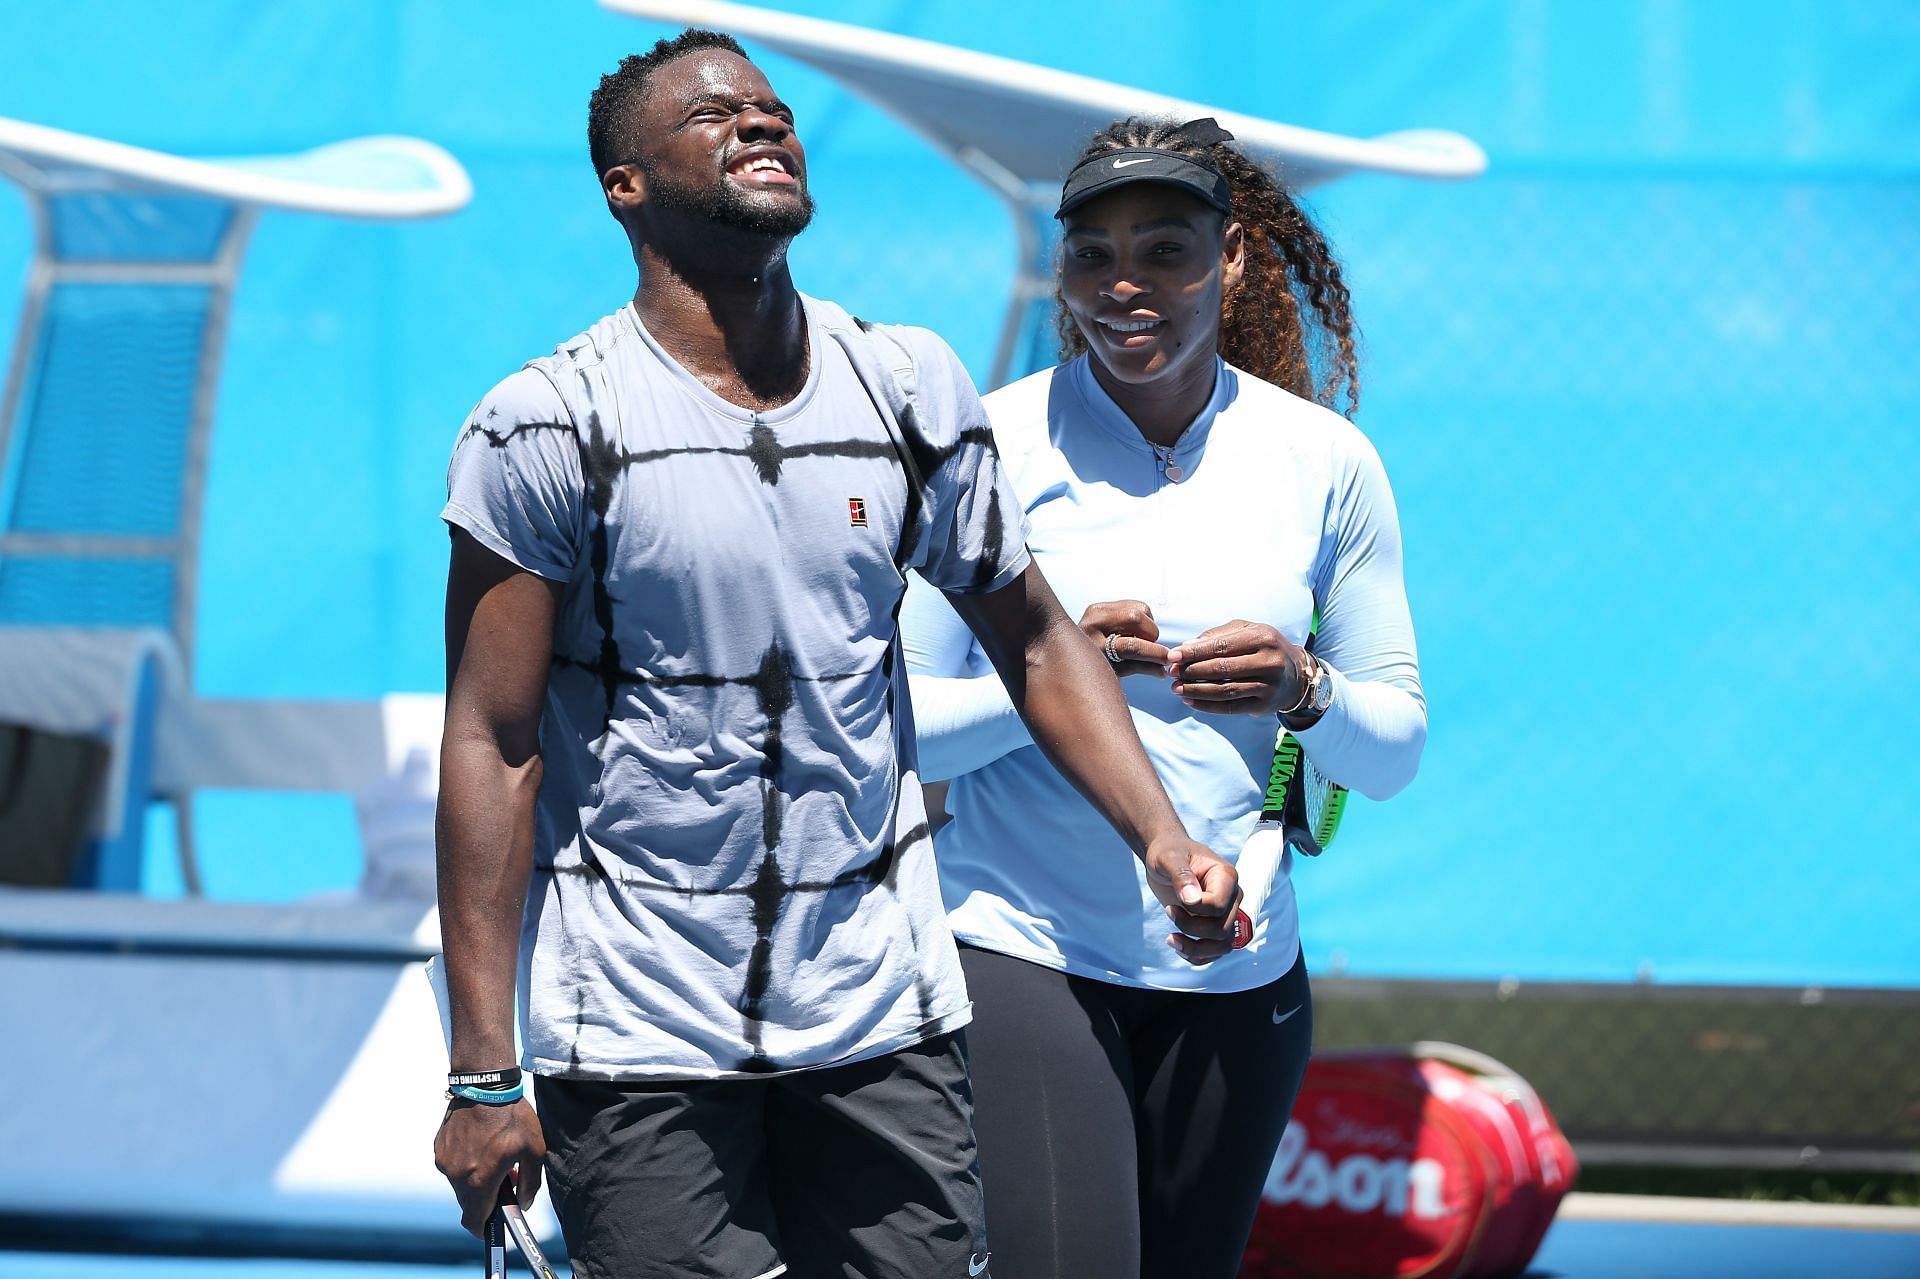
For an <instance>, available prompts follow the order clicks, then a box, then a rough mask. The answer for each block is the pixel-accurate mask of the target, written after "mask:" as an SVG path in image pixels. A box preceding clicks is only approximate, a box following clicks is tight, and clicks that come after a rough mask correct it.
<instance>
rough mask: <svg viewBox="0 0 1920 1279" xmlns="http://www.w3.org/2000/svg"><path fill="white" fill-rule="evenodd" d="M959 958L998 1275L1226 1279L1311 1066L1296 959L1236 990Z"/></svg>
mask: <svg viewBox="0 0 1920 1279" xmlns="http://www.w3.org/2000/svg"><path fill="white" fill-rule="evenodd" d="M960 963H961V966H962V967H963V968H965V969H966V973H967V990H968V992H969V993H970V994H971V995H972V996H973V1024H972V1025H971V1026H969V1027H968V1028H967V1035H968V1040H967V1042H968V1045H969V1048H970V1049H971V1055H972V1061H973V1083H974V1088H975V1090H976V1095H977V1096H978V1097H979V1114H978V1118H977V1124H976V1126H977V1130H978V1132H979V1139H980V1170H981V1172H982V1174H983V1175H984V1176H985V1177H986V1180H987V1205H988V1210H989V1211H988V1225H989V1227H990V1228H991V1230H992V1231H993V1241H994V1247H995V1249H996V1255H995V1257H994V1266H993V1268H994V1273H995V1274H997V1275H999V1276H1000V1277H1001V1279H1063V1277H1070V1279H1079V1276H1083V1275H1084V1276H1096V1275H1097V1276H1125V1277H1126V1279H1233V1276H1235V1275H1237V1274H1238V1273H1239V1270H1240V1257H1241V1253H1242V1252H1244V1251H1245V1249H1246V1246H1247V1235H1248V1234H1249V1232H1251V1230H1252V1229H1253V1218H1254V1213H1255V1210H1256V1209H1257V1208H1258V1207H1259V1204H1260V1188H1261V1186H1262V1185H1263V1184H1264V1182H1265V1181H1266V1177H1267V1172H1268V1170H1269V1169H1270V1168H1272V1166H1273V1156H1274V1151H1275V1149H1276V1148H1277V1147H1278V1146H1279V1144H1280V1134H1281V1133H1282V1132H1284V1131H1285V1130H1286V1126H1287V1113H1288V1111H1289V1110H1291V1109H1292V1107H1293V1098H1294V1094H1295V1093H1297V1092H1298V1091H1299V1089H1300V1081H1301V1078H1302V1077H1303V1076H1304V1075H1305V1073H1306V1068H1307V1052H1308V1049H1309V1047H1310V1046H1311V1044H1312V1041H1313V996H1312V994H1311V992H1310V990H1309V989H1308V983H1307V968H1306V964H1305V962H1304V961H1301V962H1296V963H1295V964H1294V966H1293V969H1292V971H1290V972H1288V973H1287V974H1286V976H1284V977H1281V978H1280V979H1279V980H1277V981H1274V982H1272V983H1270V984H1268V985H1265V986H1261V987H1257V988H1255V989H1253V990H1246V991H1239V992H1236V993H1233V994H1203V993H1197V992H1193V993H1189V992H1176V991H1165V990H1141V989H1138V988H1136V987H1132V986H1120V985H1116V984H1113V983H1111V982H1104V981H1094V980H1092V979H1090V978H1086V977H1075V976H1073V975H1071V974H1068V973H1062V972H1057V971H1055V970H1054V969H1051V968H1045V967H1042V966H1040V965H1038V964H1030V963H1027V962H1026V961H1024V960H1019V959H1013V958H1010V957H1008V956H1006V955H1000V954H995V953H994V952H992V951H985V950H977V949H974V948H973V947H970V946H967V945H964V944H963V945H962V946H961V948H960Z"/></svg>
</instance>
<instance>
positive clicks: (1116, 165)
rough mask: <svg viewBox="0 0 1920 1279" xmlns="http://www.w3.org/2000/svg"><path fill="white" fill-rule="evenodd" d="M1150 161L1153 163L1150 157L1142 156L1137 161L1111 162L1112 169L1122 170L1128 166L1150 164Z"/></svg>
mask: <svg viewBox="0 0 1920 1279" xmlns="http://www.w3.org/2000/svg"><path fill="white" fill-rule="evenodd" d="M1152 161H1153V157H1152V156H1150V155H1143V156H1141V157H1140V158H1139V159H1137V160H1115V161H1114V162H1113V167H1114V168H1116V169H1124V168H1126V167H1128V166H1129V165H1135V164H1150V163H1152Z"/></svg>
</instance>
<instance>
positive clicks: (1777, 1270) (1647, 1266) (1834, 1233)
mask: <svg viewBox="0 0 1920 1279" xmlns="http://www.w3.org/2000/svg"><path fill="white" fill-rule="evenodd" d="M517 1265H518V1261H517V1259H510V1260H509V1262H508V1273H509V1274H514V1273H522V1274H524V1273H525V1269H524V1267H521V1268H520V1269H518V1270H516V1269H515V1267H516V1266H517ZM477 1268H478V1261H477V1258H476V1262H475V1264H474V1265H470V1266H450V1265H434V1266H423V1265H384V1264H379V1263H370V1262H329V1261H284V1260H234V1259H223V1258H204V1257H127V1256H114V1257H92V1256H72V1255H64V1254H54V1253H35V1252H20V1253H5V1252H0V1279H187V1277H188V1276H193V1277H194V1279H348V1276H352V1279H455V1277H456V1276H468V1275H472V1274H473V1273H475V1271H476V1270H477ZM560 1269H561V1272H562V1273H563V1274H564V1273H567V1271H566V1269H565V1267H561V1268H560ZM1527 1274H1528V1276H1529V1279H1824V1277H1825V1276H1835V1277H1836V1279H1837V1277H1840V1276H1844V1277H1845V1279H1914V1276H1915V1275H1920V1234H1902V1233H1881V1232H1874V1231H1863V1230H1835V1229H1805V1228H1795V1227H1782V1226H1729V1225H1683V1224H1677V1223H1671V1222H1615V1221H1561V1222H1559V1223H1557V1224H1556V1225H1555V1226H1554V1227H1553V1230H1552V1231H1551V1232H1550V1233H1549V1234H1548V1235H1547V1240H1546V1243H1545V1244H1544V1245H1542V1247H1541V1249H1540V1252H1539V1255H1538V1256H1536V1257H1535V1258H1534V1262H1533V1266H1532V1268H1531V1269H1529V1270H1528V1272H1527Z"/></svg>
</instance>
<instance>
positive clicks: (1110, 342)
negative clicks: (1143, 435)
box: [1060, 182, 1245, 385]
mask: <svg viewBox="0 0 1920 1279" xmlns="http://www.w3.org/2000/svg"><path fill="white" fill-rule="evenodd" d="M1242 242H1243V237H1242V234H1241V230H1240V224H1239V223H1237V222H1228V221H1226V219H1225V218H1223V217H1222V216H1221V215H1220V213H1219V212H1218V211H1217V210H1215V209H1214V208H1212V207H1211V206H1209V205H1207V204H1206V203H1204V202H1202V201H1201V200H1199V199H1198V198H1196V197H1194V196H1192V195H1189V194H1188V193H1187V192H1185V191H1182V190H1180V189H1179V188H1177V187H1171V186H1166V185H1164V184H1162V183H1158V182H1135V183H1132V184H1130V185H1128V186H1124V187H1121V188H1120V189H1119V190H1117V191H1111V192H1108V193H1107V194H1106V195H1103V196H1101V197H1099V198H1098V199H1095V200H1090V201H1088V202H1087V203H1086V204H1083V205H1081V206H1080V207H1079V208H1077V209H1075V210H1074V211H1073V212H1072V213H1070V214H1068V215H1067V218H1066V228H1065V257H1064V259H1063V262H1062V266H1061V272H1060V293H1061V296H1062V298H1063V299H1064V300H1065V301H1066V304H1067V311H1068V313H1069V314H1071V315H1072V316H1073V322H1074V324H1075V325H1077V326H1078V327H1079V329H1080V333H1081V336H1082V337H1084V338H1085V339H1086V342H1087V350H1088V352H1089V353H1090V354H1091V355H1092V357H1093V358H1094V359H1095V360H1097V361H1099V363H1100V364H1101V365H1102V366H1104V367H1105V368H1106V370H1107V371H1108V372H1109V373H1111V374H1112V375H1113V376H1114V377H1115V378H1117V379H1118V380H1120V381H1122V382H1126V383H1132V384H1136V385H1139V384H1147V383H1155V382H1159V381H1160V380H1161V379H1163V378H1167V377H1176V376H1178V375H1180V374H1182V373H1190V372H1195V371H1197V370H1198V368H1199V367H1200V366H1201V365H1202V364H1204V365H1205V366H1206V367H1207V368H1208V369H1211V367H1212V364H1213V353H1214V348H1215V346H1216V344H1217V339H1218V337H1219V333H1220V299H1221V298H1222V296H1223V295H1224V294H1225V292H1226V290H1228V289H1230V288H1232V287H1233V286H1234V285H1236V284H1238V283H1239V282H1240V275H1241V271H1242V269H1243V267H1244V265H1245V263H1244V255H1243V251H1242Z"/></svg>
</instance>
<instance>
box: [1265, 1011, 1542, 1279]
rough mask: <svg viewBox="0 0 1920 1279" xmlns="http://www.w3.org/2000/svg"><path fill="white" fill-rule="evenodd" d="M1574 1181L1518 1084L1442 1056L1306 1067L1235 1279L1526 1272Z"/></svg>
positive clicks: (1442, 1277)
mask: <svg viewBox="0 0 1920 1279" xmlns="http://www.w3.org/2000/svg"><path fill="white" fill-rule="evenodd" d="M1577 1172H1578V1166H1577V1165H1576V1163H1575V1162H1574V1157H1573V1148H1572V1147H1571V1146H1569V1145H1568V1144H1567V1139H1566V1138H1565V1137H1564V1136H1562V1135H1561V1132H1560V1127H1559V1125H1558V1124H1556V1123H1554V1121H1553V1116H1552V1115H1551V1114H1549V1113H1548V1112H1547V1108H1546V1107H1545V1106H1544V1105H1542V1104H1541V1102H1540V1098H1539V1097H1537V1096H1536V1095H1535V1094H1534V1091H1533V1089H1532V1088H1530V1087H1528V1086H1527V1083H1526V1081H1525V1080H1523V1079H1521V1078H1520V1077H1519V1076H1518V1075H1516V1074H1514V1073H1513V1072H1512V1071H1510V1070H1508V1069H1507V1068H1506V1067H1505V1066H1502V1065H1501V1064H1500V1063H1499V1062H1497V1061H1495V1060H1493V1059H1492V1058H1491V1057H1487V1056H1485V1055H1483V1054H1481V1053H1476V1052H1473V1051H1472V1050H1470V1049H1466V1048H1460V1047H1457V1046H1455V1045H1453V1044H1438V1043H1418V1044H1411V1045H1408V1046H1407V1047H1405V1048H1369V1049H1363V1050H1357V1051H1352V1052H1339V1053H1331V1054H1328V1055H1326V1056H1320V1055H1315V1057H1314V1058H1313V1060H1312V1062H1311V1063H1309V1064H1308V1066H1307V1077H1306V1081H1305V1083H1303V1084H1302V1085H1301V1089H1300V1097H1299V1099H1298V1100H1297V1101H1296V1102H1295V1103H1294V1107H1293V1119H1292V1122H1290V1123H1289V1124H1288V1125H1287V1131H1286V1136H1285V1137H1283V1138H1282V1139H1281V1142H1280V1152H1279V1154H1278V1155H1277V1156H1276V1157H1275V1159H1274V1163H1273V1171H1272V1172H1271V1173H1270V1174H1269V1175H1268V1177H1267V1184H1266V1188H1265V1190H1264V1191H1263V1192H1262V1194H1261V1201H1260V1211H1259V1215H1258V1217H1257V1218H1256V1220H1255V1222H1254V1227H1253V1237H1252V1239H1251V1240H1250V1241H1249V1242H1248V1244H1247V1254H1246V1259H1245V1260H1244V1261H1243V1262H1242V1263H1241V1267H1240V1275H1241V1279H1413V1277H1414V1276H1419V1279H1479V1277H1480V1276H1494V1275H1517V1274H1519V1273H1520V1272H1521V1271H1523V1270H1525V1269H1526V1268H1527V1263H1528V1262H1529V1261H1531V1260H1532V1259H1533V1254H1534V1253H1535V1251H1537V1250H1538V1249H1539V1247H1540V1241H1541V1239H1542V1238H1544V1237H1545V1235H1546V1233H1547V1227H1548V1226H1549V1225H1551V1224H1552V1222H1553V1214H1554V1212H1555V1211H1556V1210H1557V1209H1558V1208H1559V1206H1560V1200H1561V1199H1562V1197H1564V1196H1565V1195H1566V1193H1567V1191H1568V1189H1569V1188H1570V1187H1571V1186H1572V1185H1573V1179H1574V1176H1575V1174H1576V1173H1577Z"/></svg>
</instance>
